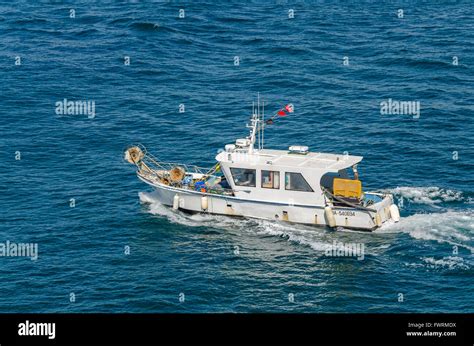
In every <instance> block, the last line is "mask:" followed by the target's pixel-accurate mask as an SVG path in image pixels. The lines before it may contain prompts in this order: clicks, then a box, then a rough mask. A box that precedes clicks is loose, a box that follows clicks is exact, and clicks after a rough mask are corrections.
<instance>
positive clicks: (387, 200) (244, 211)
mask: <svg viewBox="0 0 474 346" xmlns="http://www.w3.org/2000/svg"><path fill="white" fill-rule="evenodd" d="M139 178H140V179H141V180H143V181H144V182H146V183H147V184H149V185H152V186H153V187H155V189H156V193H155V194H156V198H157V199H158V200H159V201H160V203H162V204H164V205H167V206H170V207H174V208H175V209H179V210H183V211H187V212H198V213H211V214H219V215H228V216H242V217H249V218H258V219H267V220H281V221H288V222H294V223H302V224H312V225H319V226H328V223H329V222H328V220H327V217H326V216H325V214H324V211H325V210H324V207H325V206H317V205H300V204H298V205H297V204H289V203H282V202H272V201H255V200H246V199H243V198H237V197H234V196H226V195H217V194H210V193H202V192H198V191H192V190H188V189H181V188H176V187H172V186H168V185H162V184H159V183H156V182H152V181H149V180H147V179H145V178H143V177H141V176H139ZM380 196H381V197H382V198H383V199H382V201H381V202H378V203H376V204H373V205H371V206H370V208H371V209H374V210H376V212H372V211H367V210H361V209H355V208H351V207H332V209H333V210H332V212H333V215H334V219H335V222H336V225H335V226H336V227H344V228H348V229H357V230H367V231H372V230H374V229H376V228H378V227H380V226H381V225H382V224H383V223H384V222H386V221H387V220H389V219H390V206H391V205H392V204H393V198H392V196H391V195H380ZM377 215H378V216H377Z"/></svg>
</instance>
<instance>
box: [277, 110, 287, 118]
mask: <svg viewBox="0 0 474 346" xmlns="http://www.w3.org/2000/svg"><path fill="white" fill-rule="evenodd" d="M277 114H278V115H279V116H281V117H285V116H286V115H287V114H286V112H285V111H284V110H283V109H280V110H279V111H278V113H277Z"/></svg>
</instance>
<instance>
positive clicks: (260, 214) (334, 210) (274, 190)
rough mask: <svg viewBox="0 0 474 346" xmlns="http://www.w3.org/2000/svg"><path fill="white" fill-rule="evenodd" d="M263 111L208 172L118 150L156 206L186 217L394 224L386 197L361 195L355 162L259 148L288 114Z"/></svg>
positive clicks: (367, 227) (258, 107) (395, 215)
mask: <svg viewBox="0 0 474 346" xmlns="http://www.w3.org/2000/svg"><path fill="white" fill-rule="evenodd" d="M264 109H265V105H264V103H262V104H261V102H260V100H258V101H257V102H256V104H254V105H253V106H252V115H251V119H250V123H248V124H247V128H249V135H248V136H247V137H245V138H239V139H237V140H236V141H235V143H231V144H227V145H225V148H224V150H221V151H220V152H219V153H218V155H217V156H216V158H215V159H216V164H215V165H214V166H213V167H210V168H207V169H206V168H201V167H198V166H194V165H187V164H180V163H171V162H162V161H160V160H159V159H158V158H156V157H155V156H153V155H152V154H151V153H149V152H148V151H147V149H146V148H145V147H144V146H142V145H132V146H130V147H129V148H128V149H127V150H126V151H125V160H126V161H128V162H129V163H132V164H134V165H135V166H136V173H137V176H138V178H139V179H140V180H142V181H143V182H145V183H146V184H148V185H150V186H152V187H153V188H154V189H155V192H154V195H155V197H156V198H157V199H158V200H159V202H160V203H162V204H163V205H166V206H169V207H170V208H173V209H175V210H181V211H184V212H192V213H196V212H197V213H210V214H220V215H228V216H240V217H248V218H259V219H267V220H278V221H280V222H293V223H301V224H311V225H317V226H322V227H329V228H332V229H339V228H343V229H349V230H362V231H373V230H375V229H377V228H379V227H381V226H382V225H383V224H384V223H385V222H387V221H389V220H392V221H393V222H398V221H399V220H400V213H399V209H398V207H397V205H396V204H394V199H393V196H392V195H391V194H388V193H377V192H366V191H364V190H363V189H362V182H361V180H360V179H359V173H358V170H357V165H358V164H359V163H360V162H361V161H362V159H363V158H362V156H353V155H347V154H330V153H321V152H311V151H310V150H309V148H308V147H307V146H302V145H291V146H289V148H288V150H271V149H265V148H264V129H265V127H266V126H268V125H271V124H273V123H274V122H275V121H276V120H278V119H279V117H281V116H285V115H287V114H288V113H292V112H293V111H294V108H293V105H291V104H288V105H286V106H285V107H283V108H282V109H280V110H279V111H278V112H276V113H275V114H274V115H273V116H271V117H270V118H269V119H267V120H265V114H264Z"/></svg>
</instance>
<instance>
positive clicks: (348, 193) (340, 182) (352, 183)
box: [333, 178, 362, 199]
mask: <svg viewBox="0 0 474 346" xmlns="http://www.w3.org/2000/svg"><path fill="white" fill-rule="evenodd" d="M333 193H334V196H340V197H346V198H357V199H361V198H362V183H361V182H360V180H350V179H340V178H334V182H333Z"/></svg>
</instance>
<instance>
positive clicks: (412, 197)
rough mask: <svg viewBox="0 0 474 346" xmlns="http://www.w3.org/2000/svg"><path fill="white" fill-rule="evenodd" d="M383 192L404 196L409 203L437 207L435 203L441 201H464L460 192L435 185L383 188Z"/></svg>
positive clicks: (399, 196)
mask: <svg viewBox="0 0 474 346" xmlns="http://www.w3.org/2000/svg"><path fill="white" fill-rule="evenodd" d="M383 192H386V193H391V194H393V195H395V196H396V197H398V198H404V199H406V200H408V201H409V202H411V203H415V204H425V205H430V206H433V207H438V206H437V205H438V204H441V203H448V202H465V201H466V199H465V198H464V196H463V194H462V192H459V191H454V190H449V189H442V188H439V187H436V186H427V187H415V186H401V187H396V188H394V189H388V190H383Z"/></svg>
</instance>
